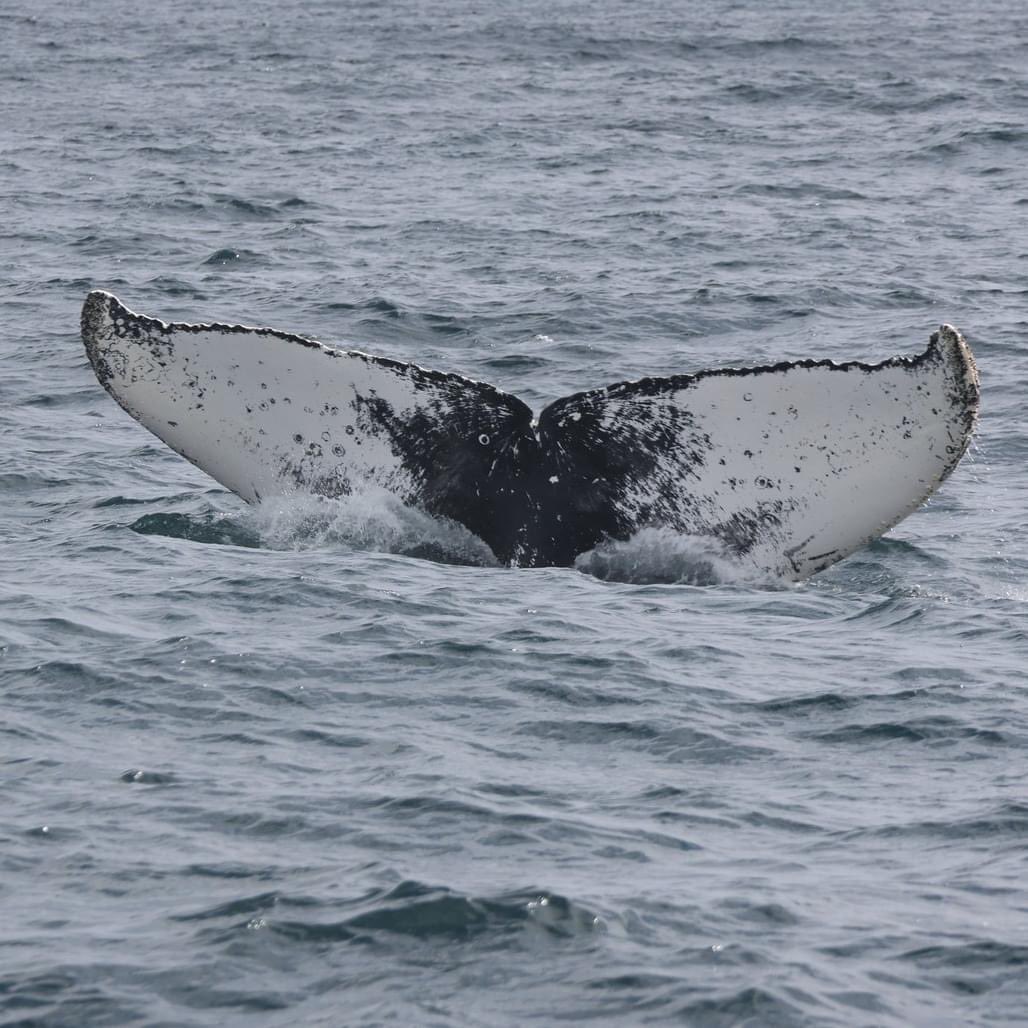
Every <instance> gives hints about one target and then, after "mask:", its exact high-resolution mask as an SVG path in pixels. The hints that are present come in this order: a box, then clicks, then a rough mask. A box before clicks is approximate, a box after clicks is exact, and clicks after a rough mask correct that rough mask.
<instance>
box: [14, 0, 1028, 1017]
mask: <svg viewBox="0 0 1028 1028" xmlns="http://www.w3.org/2000/svg"><path fill="white" fill-rule="evenodd" d="M1026 112H1028V10H1026V8H1025V7H1024V5H1023V4H1022V3H1019V2H1015V0H983V2H980V3H977V4H968V3H966V2H963V0H960V2H958V0H936V2H932V3H927V2H923V0H921V2H912V0H894V2H888V3H886V2H884V0H869V2H862V3H853V4H848V5H842V4H839V5H831V4H829V5H825V4H821V3H814V2H813V0H790V2H783V3H775V4H771V5H768V4H759V3H756V2H752V0H745V2H733V0H697V2H695V3H684V2H667V0H663V2H656V0H639V2H628V0H596V2H592V3H584V2H562V0H558V2H551V3H542V2H539V0H526V2H524V3H519V4H501V3H497V2H495V0H477V2H463V0H454V2H445V3H444V2H441V0H436V2H431V0H429V2H415V0H390V2H375V3H371V2H328V0H308V2H304V3H291V2H282V0H280V2H277V3H269V2H266V0H254V2H249V3H242V2H240V0H225V2H222V3H198V2H196V0H169V2H166V3H156V2H153V0H151V2H147V0H142V2H135V3H127V2H125V0H111V2H104V3H101V2H99V0H84V2H83V3H80V4H71V3H56V2H54V0H37V2H33V3H29V2H27V0H0V215H2V222H0V224H2V230H0V305H2V306H0V311H2V322H0V360H2V374H0V439H2V446H0V1024H2V1025H3V1026H5V1028H10V1026H14V1025H22V1026H29V1025H45V1026H74V1028H79V1026H82V1028H85V1026H116V1025H117V1026H121V1025H138V1026H144V1025H145V1026H158V1025H159V1026H170V1025H212V1024H226V1025H242V1024H253V1025H282V1026H285V1025H312V1026H313V1025H323V1026H334V1025H342V1024H359V1025H400V1024H414V1025H439V1026H443V1025H445V1026H449V1025H487V1026H491V1025H512V1026H513V1025H524V1024H541V1025H553V1024H561V1023H565V1022H585V1023H589V1022H596V1023H601V1024H617V1025H641V1024H671V1023H676V1024H686V1025H691V1026H728V1025H753V1026H776V1025H783V1026H784V1025H788V1026H792V1025H846V1026H849V1025H884V1026H907V1025H926V1026H928V1025H930V1026H943V1025H999V1024H1024V1023H1026V1018H1028V1015H1026V1011H1028V885H1026V883H1028V768H1026V757H1028V670H1026V669H1028V617H1026V615H1028V545H1026V542H1025V518H1026V509H1028V477H1026V474H1025V459H1026V457H1028V421H1026V416H1025V397H1026V387H1028V348H1026V345H1025V344H1026V331H1028V171H1026V169H1028V121H1026ZM91 288H105V289H109V290H111V291H113V292H115V293H117V294H118V295H119V296H120V297H121V298H122V299H123V300H124V301H125V303H127V304H128V305H129V306H130V307H132V308H133V309H135V310H138V311H140V312H143V313H147V314H153V315H157V316H160V317H163V318H166V319H169V320H170V319H174V320H182V321H210V320H219V321H228V322H240V323H244V324H263V325H270V326H272V327H276V328H280V329H284V330H288V331H293V332H300V333H305V334H309V335H313V336H316V337H318V338H320V339H323V340H325V341H326V342H333V343H340V344H343V345H346V346H359V347H361V348H363V349H367V350H369V351H371V352H375V353H380V354H384V355H387V356H391V357H396V358H398V359H402V360H414V361H417V362H418V363H419V364H422V365H425V366H428V367H435V368H440V369H444V370H452V371H458V372H461V373H464V374H467V375H470V376H472V377H475V378H480V379H485V380H487V381H490V382H493V383H495V384H496V385H498V386H500V387H501V388H503V389H505V390H508V391H510V392H512V393H514V394H516V395H518V396H520V397H521V398H522V399H524V400H525V401H526V402H528V403H530V404H532V405H534V406H535V407H536V408H538V407H540V406H542V405H544V404H545V403H547V402H549V401H552V400H554V399H556V398H558V397H560V396H562V395H566V394H568V393H571V392H574V391H577V390H580V389H586V388H590V387H595V386H601V385H605V384H608V383H612V382H617V381H621V380H624V379H629V378H637V377H640V376H642V375H663V374H670V373H679V372H686V371H691V370H697V369H700V368H704V367H712V366H714V367H716V366H723V365H739V364H755V363H767V362H775V361H779V360H785V359H791V358H801V357H816V358H825V357H827V358H833V359H839V360H843V359H852V358H858V359H862V360H877V359H882V358H885V357H888V356H890V355H893V354H896V353H913V352H916V351H919V350H921V349H923V348H924V345H925V343H926V342H927V338H928V335H929V333H930V332H931V331H933V330H934V329H935V328H936V327H937V326H938V325H939V324H940V322H943V321H949V322H952V323H954V324H956V325H957V326H959V327H960V328H961V329H962V330H963V331H964V333H965V334H966V336H967V338H968V340H969V341H970V343H971V345H972V346H973V348H974V350H975V353H976V355H977V358H978V362H979V366H980V369H981V374H982V383H983V397H982V420H981V425H980V430H979V433H978V436H977V439H976V442H975V444H974V446H973V448H972V452H970V453H969V454H968V456H967V457H966V458H965V460H964V462H963V463H962V464H961V466H960V467H959V468H958V469H957V471H956V473H955V474H954V475H953V476H952V478H951V479H950V480H949V481H948V482H947V483H946V484H945V486H944V487H943V489H942V490H941V492H940V493H939V494H938V496H937V498H936V499H934V500H933V501H932V502H931V503H930V505H929V506H928V507H927V508H925V509H924V510H922V511H920V512H918V513H916V514H914V515H913V516H911V517H910V518H909V519H908V520H906V521H905V522H903V523H902V524H901V525H900V526H899V527H897V528H896V529H895V530H893V531H892V532H891V533H889V535H888V536H887V537H886V538H885V539H883V540H881V541H879V542H877V543H875V544H873V545H871V546H869V547H867V548H866V549H864V550H862V551H861V552H859V553H858V554H856V555H854V556H853V557H851V558H850V559H848V560H846V561H845V562H843V563H841V564H839V565H837V566H836V567H834V568H832V569H831V570H829V571H827V572H825V573H824V574H822V575H820V576H818V577H816V578H814V579H813V580H811V581H809V582H806V583H803V584H801V585H798V586H788V585H785V584H782V583H775V582H752V581H747V580H745V579H743V578H735V577H733V576H732V575H731V574H728V573H725V574H719V575H715V576H714V579H715V581H714V583H713V584H709V583H710V577H711V576H710V575H707V576H706V578H704V576H703V575H700V574H698V573H697V569H698V568H703V567H706V568H707V569H708V570H709V567H710V565H709V563H705V559H704V554H703V553H702V552H701V551H702V547H701V548H700V550H699V551H698V550H697V544H696V542H695V540H693V541H689V540H676V539H675V538H673V537H667V536H660V535H654V536H653V537H651V538H649V539H648V540H646V541H645V542H640V543H638V544H636V545H635V546H634V547H630V548H626V549H625V550H624V551H623V552H619V553H615V554H613V555H612V556H610V557H609V559H607V560H605V561H604V562H601V564H600V565H597V566H594V567H593V568H592V570H593V571H594V572H596V573H594V574H588V573H584V571H583V570H581V569H579V570H576V569H543V570H521V571H518V570H509V569H503V568H483V567H465V566H460V565H459V564H454V563H447V562H446V561H444V560H438V559H436V560H433V559H428V558H429V557H432V556H439V554H440V553H443V555H444V556H445V553H444V552H443V551H445V548H446V547H445V543H446V540H445V538H441V537H440V532H442V531H443V530H442V529H440V528H439V526H436V525H434V524H433V523H432V522H431V521H430V520H429V519H427V518H425V517H423V516H419V515H417V513H416V512H412V511H407V510H404V509H402V508H395V507H389V506H388V505H383V504H381V503H379V504H375V503H371V502H367V503H362V502H357V501H356V500H354V501H351V502H348V503H340V504H338V505H336V506H333V505H331V504H316V503H305V502H303V501H300V500H297V501H295V502H294V503H290V504H280V505H278V506H274V507H271V508H268V509H265V508H258V509H251V508H247V506H246V505H245V504H244V503H243V502H242V501H241V500H239V499H238V498H237V497H235V496H233V495H232V494H230V493H228V492H226V491H225V490H223V489H222V488H220V487H219V486H218V485H217V484H216V483H214V482H213V481H212V480H211V479H209V478H208V477H206V476H205V475H204V474H203V473H202V472H200V471H199V470H197V469H196V468H194V467H193V466H192V465H190V464H188V463H187V462H186V461H184V460H182V459H181V458H179V457H178V456H176V455H175V454H174V453H172V452H171V451H170V450H169V449H167V448H166V447H164V446H163V445H162V444H161V443H160V442H158V441H157V440H156V439H155V438H154V437H152V436H150V435H149V434H148V433H147V432H146V431H145V430H144V429H143V428H142V427H140V426H139V425H138V424H136V423H135V422H133V421H132V420H131V419H129V418H128V417H127V416H126V415H125V414H124V413H123V412H122V411H121V410H120V409H118V408H117V406H116V405H115V404H114V403H113V402H112V401H111V399H110V398H109V397H108V396H107V395H106V394H105V393H104V392H103V390H102V389H101V388H100V386H99V385H98V383H97V381H96V379H95V378H94V376H93V374H92V372H91V370H90V368H89V366H88V364H87V362H86V359H85V355H84V353H83V349H82V346H81V342H80V340H79V335H78V316H79V309H80V306H81V303H82V300H83V298H84V296H85V294H86V292H87V291H88V290H89V289H91ZM701 582H706V583H707V584H698V583H701Z"/></svg>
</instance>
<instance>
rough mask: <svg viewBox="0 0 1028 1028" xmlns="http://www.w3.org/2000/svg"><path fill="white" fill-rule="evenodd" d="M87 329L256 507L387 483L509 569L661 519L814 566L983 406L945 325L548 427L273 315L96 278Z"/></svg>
mask: <svg viewBox="0 0 1028 1028" xmlns="http://www.w3.org/2000/svg"><path fill="white" fill-rule="evenodd" d="M82 337H83V341H84V343H85V347H86V353H87V355H88V357H89V360H90V363H91V364H92V366H93V369H94V371H95V372H96V375H97V378H98V379H99V381H100V383H101V384H102V385H103V386H104V388H105V389H106V390H107V391H108V392H109V393H110V394H111V395H112V396H113V397H114V398H115V400H117V401H118V403H119V404H120V405H121V406H122V407H123V408H124V409H125V410H126V411H127V412H128V413H129V414H131V415H132V417H134V418H135V419H136V420H137V421H139V422H140V423H141V424H143V425H144V426H145V427H146V428H148V429H149V430H150V431H151V432H153V433H154V434H155V435H157V436H158V437H159V438H160V439H162V440H163V441H164V442H165V443H167V444H168V445H169V446H170V447H172V449H174V450H175V451H177V452H178V453H180V454H181V455H182V456H184V457H186V458H187V459H188V460H190V461H192V462H193V463H194V464H196V465H197V466H198V467H199V468H201V469H203V470H204V471H205V472H207V473H208V474H209V475H211V476H212V477H213V478H215V479H217V480H218V481H219V482H221V483H222V484H223V485H225V486H227V487H228V488H229V489H231V490H232V491H233V492H235V493H238V494H239V495H240V496H241V497H243V498H244V499H245V500H248V501H251V502H254V501H259V500H261V499H262V498H265V499H266V498H269V497H273V496H281V495H283V494H286V493H291V492H296V491H297V490H299V491H303V492H309V493H314V494H319V495H323V496H329V497H334V496H343V495H347V494H349V493H351V492H352V491H354V490H355V489H358V488H362V487H364V486H368V485H371V486H375V487H380V488H382V489H385V490H386V491H387V492H389V493H391V494H392V495H394V496H396V497H398V498H399V499H400V500H402V501H403V502H404V503H406V504H408V505H410V506H412V507H416V508H419V509H421V510H424V511H426V512H428V513H429V514H431V515H433V516H435V517H441V518H449V519H452V520H453V521H456V522H459V523H460V524H462V525H464V526H465V527H466V528H468V529H469V530H470V531H471V532H473V533H475V535H477V536H478V537H479V538H481V539H482V540H483V541H484V542H485V543H486V544H488V546H489V547H490V548H491V550H492V552H493V553H494V554H495V556H496V558H497V560H498V561H499V562H501V563H503V564H508V565H512V566H530V567H532V566H544V565H570V564H572V563H573V562H574V561H575V558H576V557H578V556H579V555H581V554H583V553H586V552H588V551H590V550H592V549H593V548H595V547H596V546H597V545H599V544H602V543H603V542H605V541H608V540H624V539H628V538H630V537H631V536H633V535H634V534H635V533H637V532H639V531H640V530H642V529H647V528H652V527H660V528H667V529H671V530H673V531H675V532H680V533H683V534H687V535H697V536H707V537H713V539H716V540H717V541H718V543H719V545H720V546H721V547H722V548H723V549H725V550H727V551H728V552H730V553H732V554H734V555H735V556H736V558H737V559H738V560H739V561H740V562H741V563H742V564H743V565H745V566H748V567H751V568H753V569H755V570H758V571H761V572H766V573H770V574H773V575H776V576H780V577H784V578H789V579H801V578H805V577H807V576H809V575H811V574H814V573H816V572H818V571H821V570H823V569H824V568H825V567H827V566H829V565H830V564H833V563H834V562H835V561H837V560H840V559H842V558H843V557H845V556H847V555H848V554H850V553H852V552H853V551H854V550H855V549H857V548H858V547H859V546H862V545H863V544H864V543H866V542H869V541H870V540H872V539H874V538H876V537H877V536H879V535H881V534H882V533H883V532H885V531H887V530H888V529H889V528H891V527H892V526H893V525H895V524H896V522H898V521H899V520H900V519H901V518H903V517H905V516H906V515H907V514H910V513H911V512H912V511H914V510H916V509H917V508H918V507H919V506H920V505H921V504H922V503H923V502H924V501H925V500H926V499H927V498H928V497H929V496H930V495H931V494H932V493H933V492H934V491H935V489H936V488H937V487H938V486H939V484H940V483H941V482H942V481H943V480H944V479H945V478H946V477H947V476H948V475H949V474H950V472H951V471H952V470H953V468H954V467H955V466H956V464H957V462H958V461H959V460H960V458H961V456H962V455H963V454H964V451H965V450H966V449H967V446H968V442H969V440H970V438H971V434H972V432H973V430H974V427H975V423H976V419H977V414H978V399H979V390H978V375H977V370H976V367H975V363H974V358H973V356H972V355H971V351H970V349H969V348H968V346H967V344H966V342H965V341H964V339H963V338H962V336H961V335H960V333H959V332H958V331H957V330H956V329H954V328H952V327H951V326H948V325H943V326H942V327H941V328H940V329H939V330H938V332H936V333H934V334H933V335H932V336H931V340H930V342H929V345H928V347H927V349H926V350H924V352H922V353H919V354H917V355H915V356H910V357H896V358H893V359H891V360H886V361H883V362H881V363H879V364H864V363H860V362H858V361H850V362H847V363H844V364H837V363H834V362H832V361H825V360H820V361H815V360H803V361H795V362H790V363H781V364H775V365H772V366H767V367H753V368H719V369H716V370H709V371H700V372H697V373H695V374H686V375H675V376H671V377H668V378H643V379H640V380H638V381H634V382H622V383H618V384H617V385H612V386H609V387H607V388H605V389H594V390H590V391H587V392H582V393H576V394H574V395H573V396H568V397H565V398H564V399H561V400H557V401H556V402H555V403H552V404H550V405H549V406H548V407H546V408H545V409H544V410H543V411H542V412H541V413H540V414H539V416H538V418H536V417H534V415H533V413H532V411H531V410H530V409H529V407H527V406H526V405H525V404H524V403H522V402H521V401H520V400H518V399H517V398H516V397H514V396H511V395H509V394H507V393H504V392H501V391H500V390H498V389H495V388H494V387H493V386H490V385H487V384H485V383H482V382H475V381H472V380H470V379H467V378H464V377H462V376H460V375H456V374H449V373H443V372H438V371H429V370H426V369H424V368H420V367H417V366H416V365H413V364H407V363H402V362H399V361H394V360H389V359H387V358H383V357H375V356H371V355H369V354H366V353H361V352H359V351H355V350H343V349H339V348H336V347H333V346H329V345H325V344H323V343H320V342H317V341H315V340H312V339H309V338H306V337H303V336H298V335H292V334H290V333H286V332H278V331H275V330H273V329H268V328H247V327H243V326H239V325H222V324H207V325H189V324H175V323H167V322H164V321H160V320H158V319H156V318H150V317H145V316H143V315H139V314H135V313H133V312H132V311H130V310H128V308H126V307H125V306H124V305H123V304H122V303H121V302H120V301H119V300H118V299H117V298H116V297H114V296H112V295H111V294H110V293H106V292H102V291H94V292H91V293H90V294H89V296H88V297H87V298H86V302H85V306H84V307H83V310H82Z"/></svg>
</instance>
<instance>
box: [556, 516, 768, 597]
mask: <svg viewBox="0 0 1028 1028" xmlns="http://www.w3.org/2000/svg"><path fill="white" fill-rule="evenodd" d="M575 567H576V568H577V569H578V570H579V571H581V572H583V573H585V574H587V575H592V576H593V577H595V578H600V579H602V580H603V581H606V582H627V583H631V584H636V585H652V584H665V585H737V584H747V585H754V584H760V585H770V584H780V583H778V582H776V581H775V580H773V579H768V576H767V575H766V573H764V572H760V571H757V570H756V569H755V568H752V567H746V566H745V565H743V564H742V563H741V562H740V561H739V559H738V558H737V557H735V556H733V555H732V554H731V553H730V552H729V551H728V550H727V549H726V548H725V546H724V544H722V543H721V542H720V541H718V540H717V539H713V538H711V537H710V536H697V535H682V534H680V533H679V532H675V531H674V530H673V529H670V528H643V529H641V530H640V531H638V532H636V534H635V535H633V536H632V538H631V539H627V540H625V541H623V542H619V541H615V540H610V541H608V542H604V543H601V544H600V545H599V546H597V547H596V548H595V549H592V550H590V551H589V552H588V553H583V554H581V555H580V556H579V557H578V558H577V559H576V560H575Z"/></svg>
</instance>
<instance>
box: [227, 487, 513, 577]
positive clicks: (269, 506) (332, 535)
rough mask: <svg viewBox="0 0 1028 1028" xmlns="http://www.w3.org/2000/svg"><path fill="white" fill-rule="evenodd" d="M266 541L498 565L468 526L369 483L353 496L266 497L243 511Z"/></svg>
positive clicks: (288, 546) (286, 547) (294, 547)
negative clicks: (428, 510)
mask: <svg viewBox="0 0 1028 1028" xmlns="http://www.w3.org/2000/svg"><path fill="white" fill-rule="evenodd" d="M244 517H246V518H247V519H248V520H250V521H251V522H252V524H253V529H254V531H255V532H256V533H257V534H258V536H259V537H260V540H261V543H262V545H264V546H267V547H269V548H270V549H275V550H307V549H323V548H325V547H332V546H340V545H342V546H347V547H350V548H352V549H355V550H376V551H379V552H384V553H399V554H404V555H405V556H408V557H421V558H423V559H426V560H433V561H436V562H437V563H441V564H464V565H469V566H473V567H495V566H496V563H497V562H496V558H495V557H494V556H493V553H492V550H490V549H489V547H488V546H487V545H486V544H485V543H484V542H482V540H481V539H479V538H478V536H476V535H475V534H474V533H473V532H470V531H468V529H466V528H465V527H464V526H463V525H460V524H458V523H457V522H456V521H450V520H449V519H446V518H435V517H432V516H431V515H429V514H426V513H424V512H423V511H420V510H416V509H415V508H413V507H408V506H406V505H405V504H404V503H403V502H402V501H400V500H398V499H397V498H396V497H395V496H393V495H392V494H391V493H388V492H386V491H385V490H384V489H376V488H374V487H371V486H367V487H365V488H363V489H361V490H359V491H355V492H353V493H351V494H349V495H348V496H343V497H339V498H336V499H327V498H325V497H322V496H310V495H301V494H297V495H290V496H281V497H273V498H267V499H265V500H263V501H262V502H261V503H260V504H258V505H256V506H255V507H253V508H252V509H251V510H250V511H248V512H247V514H245V515H244Z"/></svg>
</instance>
